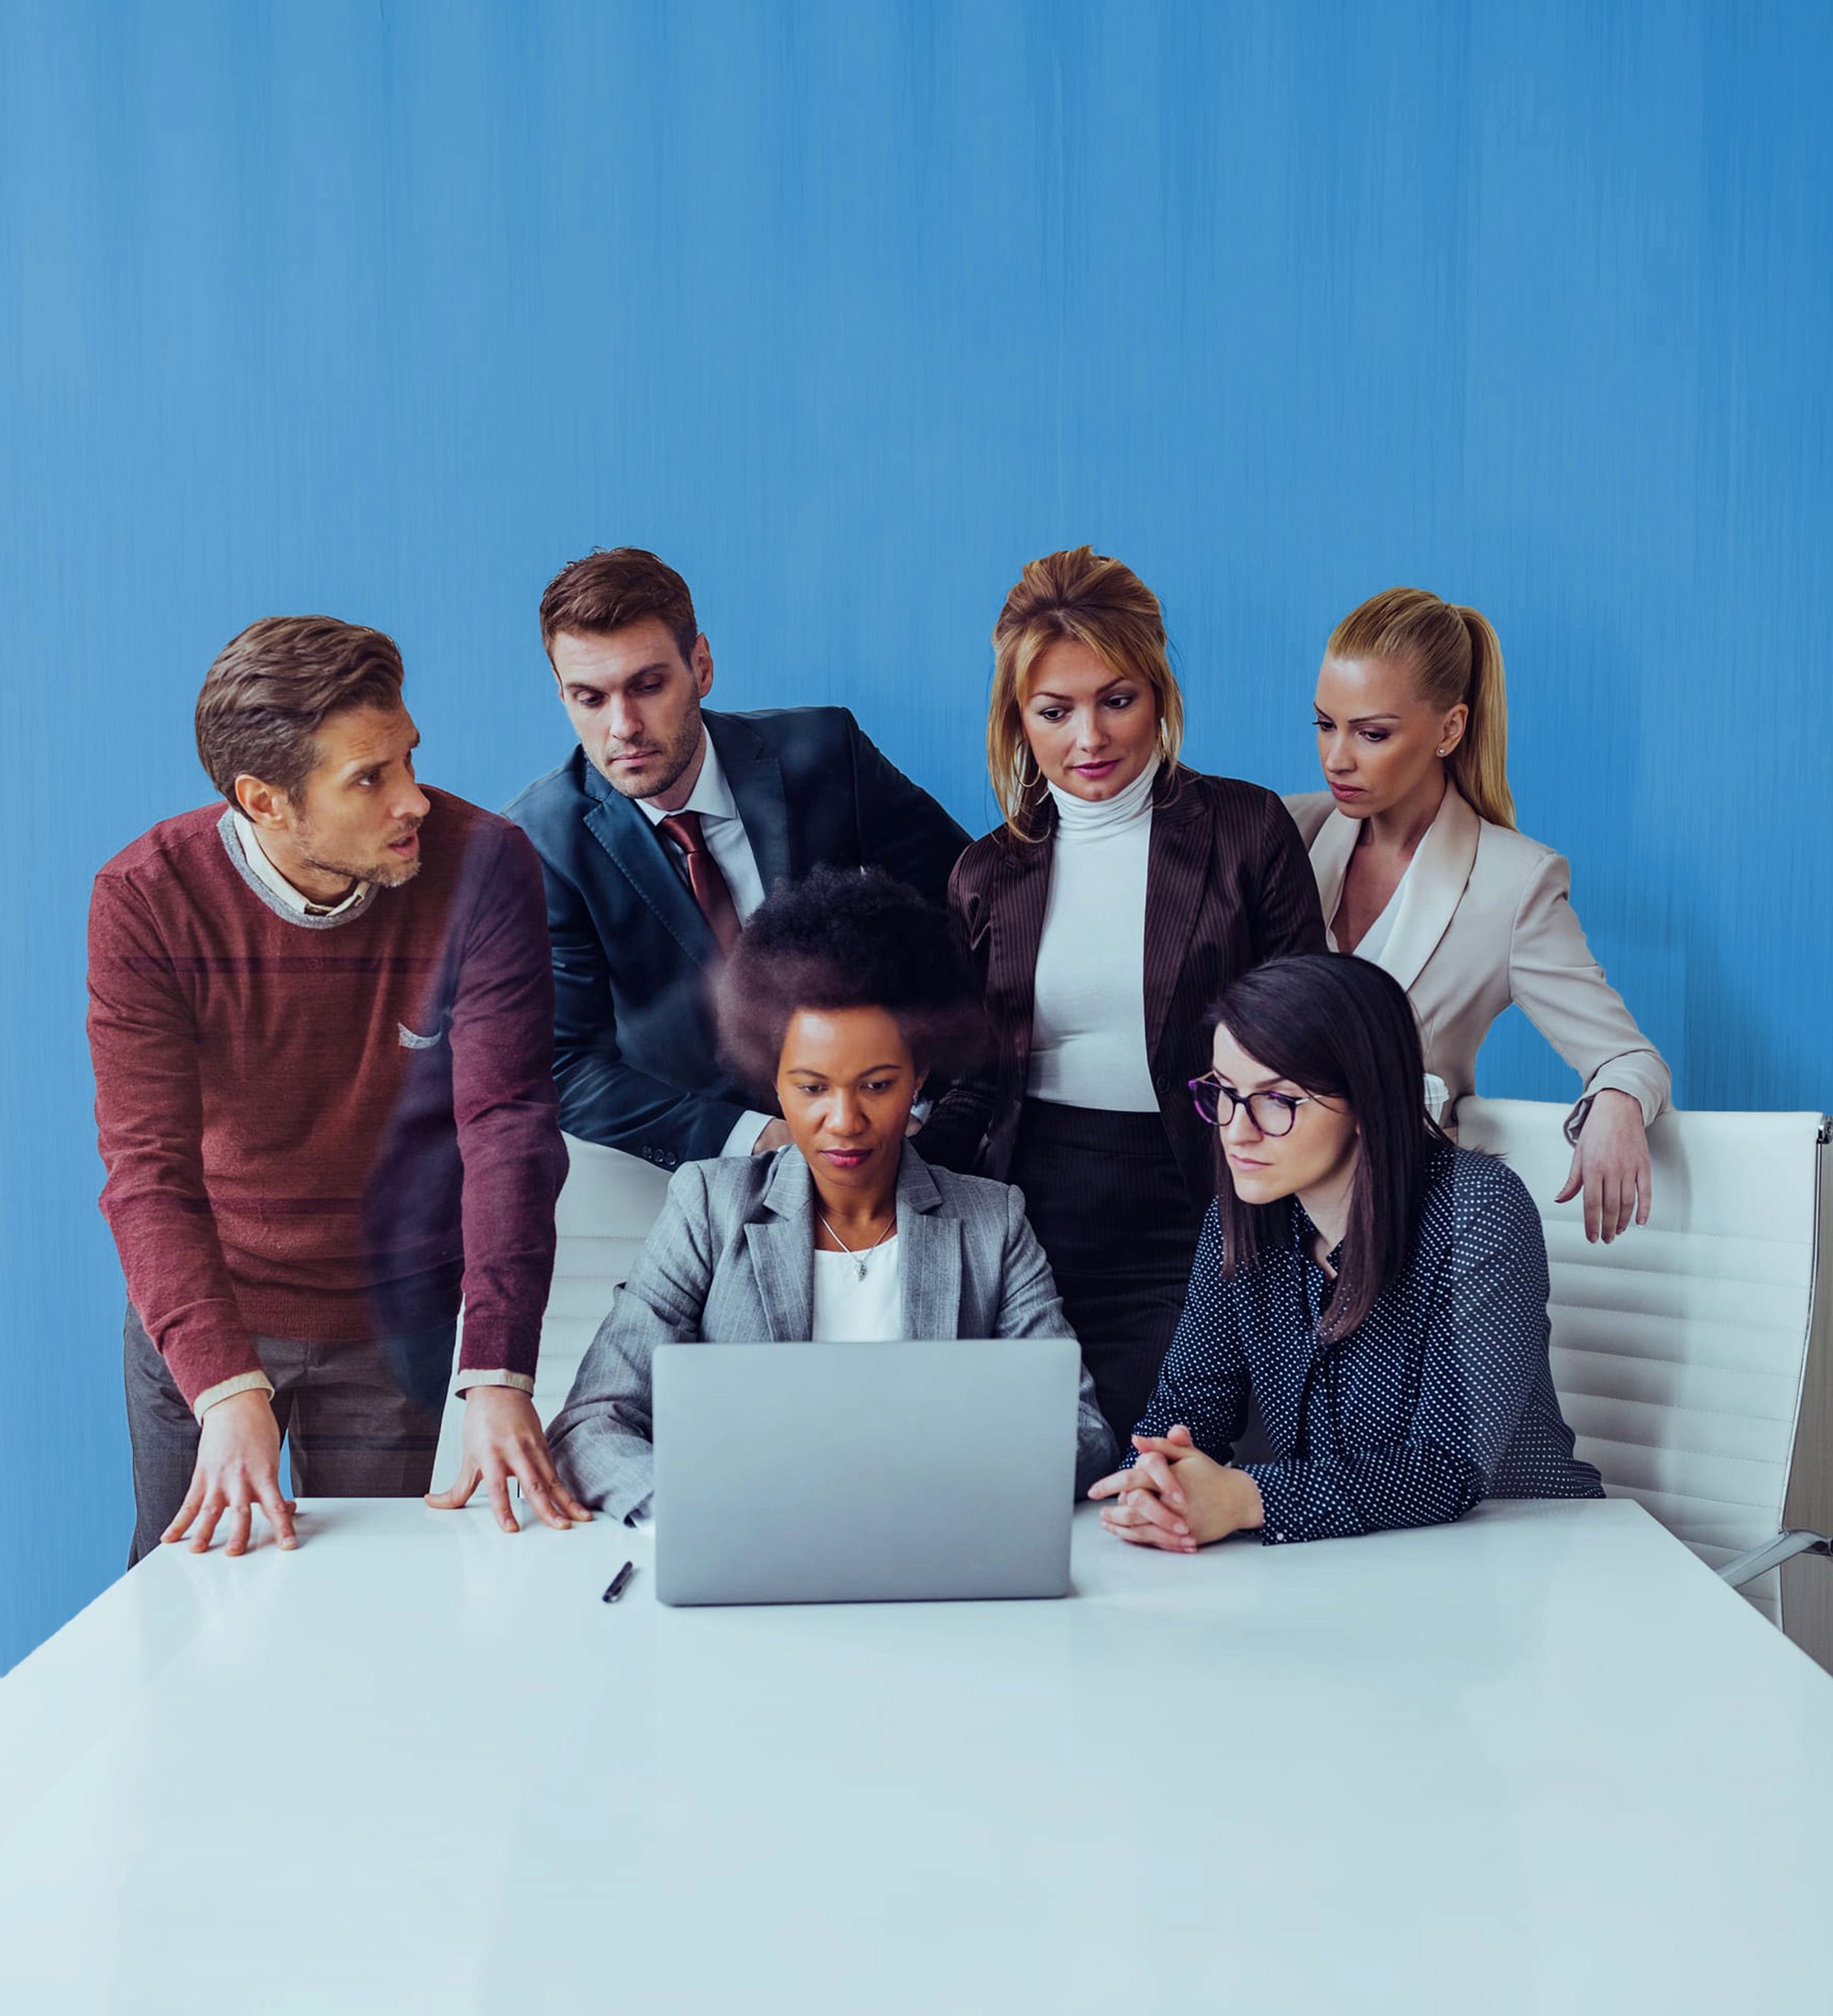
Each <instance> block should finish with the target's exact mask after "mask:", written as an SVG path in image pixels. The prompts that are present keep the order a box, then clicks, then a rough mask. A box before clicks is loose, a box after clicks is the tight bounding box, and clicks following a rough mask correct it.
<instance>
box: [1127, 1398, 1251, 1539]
mask: <svg viewBox="0 0 1833 2016" xmlns="http://www.w3.org/2000/svg"><path fill="white" fill-rule="evenodd" d="M1133 1446H1134V1448H1135V1449H1136V1450H1137V1451H1138V1452H1139V1461H1138V1462H1137V1463H1135V1464H1134V1466H1133V1468H1132V1469H1131V1470H1116V1471H1115V1472H1114V1474H1113V1475H1112V1476H1107V1477H1103V1478H1101V1479H1100V1480H1099V1481H1098V1482H1097V1483H1095V1484H1092V1485H1090V1486H1089V1496H1090V1497H1092V1498H1114V1499H1116V1500H1117V1501H1118V1502H1117V1503H1116V1504H1114V1505H1113V1506H1108V1507H1103V1510H1102V1515H1101V1523H1102V1524H1103V1526H1104V1527H1105V1528H1107V1530H1108V1531H1109V1532H1110V1533H1112V1534H1113V1535H1114V1537H1115V1538H1116V1539H1123V1540H1130V1541H1131V1542H1132V1544H1133V1545H1134V1546H1136V1547H1162V1548H1163V1549H1164V1550H1166V1551H1167V1552H1168V1553H1172V1554H1194V1553H1195V1552H1196V1550H1197V1549H1198V1548H1199V1547H1206V1546H1208V1545H1209V1543H1210V1541H1212V1540H1221V1539H1227V1538H1228V1536H1229V1535H1230V1534H1231V1533H1239V1532H1241V1531H1243V1530H1244V1529H1246V1528H1253V1527H1258V1526H1261V1525H1263V1524H1264V1523H1265V1520H1266V1512H1265V1508H1264V1507H1263V1506H1262V1505H1261V1502H1260V1486H1259V1485H1257V1484H1256V1483H1255V1481H1254V1480H1253V1478H1252V1477H1250V1476H1249V1475H1248V1474H1247V1473H1246V1471H1245V1470H1236V1469H1235V1468H1234V1467H1233V1466H1232V1465H1230V1464H1227V1463H1217V1462H1216V1461H1215V1459H1214V1458H1213V1456H1205V1455H1204V1454H1203V1452H1202V1450H1200V1449H1198V1448H1197V1447H1196V1445H1195V1444H1194V1443H1193V1442H1192V1441H1191V1431H1190V1430H1189V1429H1187V1428H1185V1427H1183V1426H1182V1425H1181V1424H1180V1425H1179V1426H1178V1427H1176V1428H1173V1429H1172V1430H1170V1432H1169V1434H1167V1435H1136V1436H1135V1437H1134V1438H1133Z"/></svg>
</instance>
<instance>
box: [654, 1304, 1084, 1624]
mask: <svg viewBox="0 0 1833 2016" xmlns="http://www.w3.org/2000/svg"><path fill="white" fill-rule="evenodd" d="M1080 1380H1081V1354H1080V1353H1079V1351H1078V1349H1077V1346H1076V1343H1075V1342H1074V1340H1073V1339H1071V1338H1068V1337H1020V1338H1004V1339H995V1340H994V1341H993V1342H979V1343H975V1342H952V1341H951V1342H947V1343H887V1344H663V1345H661V1346H659V1347H658V1348H657V1350H656V1353H655V1365H654V1388H653V1407H654V1415H653V1420H654V1430H653V1432H654V1442H655V1593H656V1595H657V1596H658V1597H659V1598H660V1600H661V1601H662V1602H664V1603H676V1604H694V1603H906V1602H913V1601H922V1600H925V1599H935V1598H947V1597H964V1596H1061V1595H1067V1594H1069V1588H1070V1513H1071V1512H1072V1510H1073V1509H1074V1504H1075V1473H1076V1397H1077V1389H1078V1386H1079V1384H1080Z"/></svg>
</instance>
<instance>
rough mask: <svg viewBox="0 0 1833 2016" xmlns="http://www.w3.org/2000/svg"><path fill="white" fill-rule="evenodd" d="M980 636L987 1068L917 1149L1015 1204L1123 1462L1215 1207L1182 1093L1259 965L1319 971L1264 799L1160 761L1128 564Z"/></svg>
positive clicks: (1290, 843)
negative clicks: (984, 643) (1219, 1021)
mask: <svg viewBox="0 0 1833 2016" xmlns="http://www.w3.org/2000/svg"><path fill="white" fill-rule="evenodd" d="M1182 726H1183V701H1182V697H1181V696H1180V693H1179V690H1178V683H1177V680H1176V678H1175V676H1174V675H1173V674H1172V671H1171V666H1170V661H1169V656H1168V654H1167V649H1166V641H1165V626H1164V619H1163V616H1162V614H1161V612H1160V609H1159V607H1158V597H1156V596H1155V595H1154V594H1153V593H1152V591H1151V589H1150V588H1148V587H1147V586H1146V584H1145V583H1144V582H1143V581H1141V580H1140V578H1139V577H1138V575H1136V574H1135V573H1134V572H1133V571H1132V569H1131V568H1130V567H1126V566H1125V565H1123V564H1121V563H1120V562H1119V561H1118V560H1114V559H1110V558H1108V557H1107V556H1105V555H1103V554H1101V553H1094V552H1092V551H1091V550H1090V549H1089V548H1088V547H1086V546H1081V547H1078V548H1076V549H1075V550H1074V551H1073V552H1069V553H1047V554H1046V555H1045V556H1044V557H1043V558H1042V559H1039V560H1034V561H1032V562H1031V564H1029V565H1028V566H1027V567H1026V569H1025V571H1024V574H1023V575H1022V576H1021V577H1020V579H1019V580H1018V582H1017V584H1016V585H1015V586H1014V588H1013V590H1012V592H1011V594H1010V595H1009V596H1008V597H1006V601H1005V607H1004V609H1002V610H1001V612H1000V617H999V621H998V623H997V625H996V626H995V627H994V630H993V695H992V703H991V707H990V708H989V712H988V718H987V760H988V768H989V771H990V772H991V775H992V779H993V791H994V794H995V795H996V796H997V798H998V800H999V805H1000V808H1001V810H1002V811H1003V812H1004V815H1005V818H1004V823H1003V824H1002V825H1001V826H999V827H996V828H995V829H994V830H993V832H991V833H989V834H987V835H986V836H985V837H984V838H982V839H978V840H976V841H975V842H974V843H973V845H972V846H971V848H969V849H968V850H967V852H966V853H964V854H963V855H962V856H961V858H960V860H959V861H958V862H957V863H956V864H955V871H954V874H953V876H952V878H951V879H950V881H949V910H950V912H951V914H952V915H953V917H954V921H955V927H956V931H957V934H958V936H959V938H960V944H961V947H962V949H963V951H964V952H965V954H966V956H967V959H968V960H969V962H970V965H971V970H972V971H973V974H974V977H975V980H976V981H977V983H978V985H979V987H980V990H981V994H982V1000H983V1001H984V1003H985V1008H986V1017H987V1022H988V1024H989V1030H990V1034H991V1036H992V1056H991V1057H990V1058H989V1059H988V1062H987V1066H986V1068H985V1069H984V1070H983V1071H982V1072H981V1073H979V1074H977V1075H974V1076H971V1077H969V1078H968V1079H963V1080H961V1081H960V1082H959V1083H957V1084H956V1085H955V1086H954V1087H953V1088H952V1089H951V1090H950V1091H949V1093H948V1095H947V1096H946V1097H945V1098H944V1099H942V1100H941V1101H939V1102H938V1105H937V1108H936V1111H935V1112H933V1113H932V1114H931V1115H930V1117H929V1120H928V1122H927V1124H926V1125H925V1126H924V1128H923V1130H922V1132H921V1133H920V1134H917V1136H916V1146H917V1148H918V1150H919V1151H920V1152H921V1153H922V1155H923V1156H924V1157H925V1158H926V1159H927V1160H928V1161H931V1162H938V1163H940V1164H941V1165H942V1166H943V1167H949V1168H956V1169H962V1170H966V1171H968V1172H970V1173H974V1174H979V1175H982V1176H993V1177H997V1178H999V1180H1000V1181H1002V1182H1010V1183H1014V1184H1016V1185H1017V1187H1018V1188H1019V1189H1021V1190H1022V1191H1023V1192H1024V1195H1025V1203H1026V1213H1027V1215H1028V1216H1029V1218H1030V1221H1031V1224H1032V1227H1033V1229H1034V1230H1035V1231H1036V1232H1037V1237H1038V1240H1039V1241H1040V1243H1041V1244H1042V1245H1043V1248H1044V1253H1045V1255H1046V1257H1047V1258H1048V1261H1049V1263H1050V1267H1051V1271H1052V1273H1053V1274H1054V1275H1055V1276H1056V1282H1057V1287H1058V1290H1059V1293H1060V1294H1061V1296H1062V1298H1063V1309H1064V1311H1065V1313H1066V1314H1067V1315H1068V1317H1069V1320H1070V1326H1071V1327H1072V1328H1073V1329H1074V1331H1075V1332H1076V1335H1077V1337H1078V1338H1079V1339H1080V1340H1081V1347H1082V1358H1083V1362H1084V1363H1085V1364H1087V1366H1088V1369H1089V1371H1090V1372H1091V1373H1092V1375H1093V1377H1094V1382H1095V1389H1096V1394H1097V1397H1098V1398H1099V1400H1100V1402H1101V1408H1102V1412H1103V1414H1104V1415H1105V1416H1106V1417H1107V1419H1108V1421H1109V1422H1110V1424H1111V1425H1112V1426H1113V1427H1114V1430H1115V1432H1116V1434H1117V1435H1118V1436H1119V1437H1120V1439H1121V1446H1122V1447H1123V1448H1124V1447H1125V1438H1126V1436H1127V1434H1128V1432H1129V1431H1130V1430H1131V1429H1132V1427H1133V1424H1134V1423H1135V1422H1136V1420H1137V1419H1139V1417H1140V1415H1141V1414H1142V1413H1143V1412H1144V1411H1145V1408H1146V1403H1147V1401H1148V1400H1149V1399H1150V1398H1151V1396H1152V1389H1153V1387H1154V1386H1155V1385H1156V1384H1157V1383H1158V1368H1159V1365H1160V1364H1161V1363H1162V1362H1163V1359H1164V1355H1165V1351H1166V1347H1167V1346H1168V1345H1169V1342H1170V1341H1171V1334H1172V1332H1173V1331H1175V1330H1176V1328H1177V1325H1178V1318H1179V1316H1180V1314H1181V1313H1182V1310H1183V1306H1184V1291H1185V1288H1186V1287H1187V1286H1188V1283H1189V1279H1190V1271H1191V1260H1192V1258H1193V1257H1194V1255H1195V1253H1196V1246H1197V1237H1198V1234H1199V1233H1200V1232H1201V1230H1202V1222H1203V1214H1204V1212H1205V1211H1207V1210H1208V1209H1209V1206H1210V1204H1211V1202H1212V1201H1213V1199H1214V1196H1215V1129H1214V1128H1213V1126H1210V1125H1208V1124H1206V1123H1204V1122H1203V1121H1202V1120H1201V1119H1199V1118H1198V1116H1197V1112H1196V1109H1195V1107H1194V1105H1193V1104H1192V1102H1191V1092H1190V1090H1189V1085H1190V1080H1191V1079H1192V1078H1195V1077H1197V1076H1198V1075H1199V1074H1200V1073H1202V1072H1203V1071H1205V1070H1207V1069H1208V1068H1209V1024H1208V1023H1207V1021H1206V1020H1205V1019H1204V1018H1205V1013H1206V1011H1207V1010H1208V1008H1209V1007H1210V1004H1211V1003H1213V1001H1214V999H1215V997H1216V996H1217V994H1219V993H1220V992H1222V990H1223V988H1224V987H1225V986H1226V985H1227V984H1228V982H1229V981H1232V980H1234V979H1235V976H1236V975H1237V974H1240V973H1243V972H1246V970H1247V969H1248V968H1249V967H1251V966H1257V965H1258V964H1259V963H1260V961H1261V960H1263V959H1273V958H1276V957H1277V956H1279V954H1281V953H1285V952H1322V951H1323V948H1324V943H1323V916H1322V915H1321V914H1320V912H1319V910H1318V900H1317V888H1316V885H1315V883H1314V882H1312V877H1311V873H1310V871H1309V870H1308V869H1307V867H1306V865H1305V852H1304V849H1303V847H1302V846H1301V843H1300V840H1299V836H1298V833H1297V832H1296V830H1295V829H1294V828H1293V826H1292V822H1291V820H1290V818H1289V817H1288V816H1287V815H1286V812H1285V810H1284V808H1283V807H1282V806H1281V805H1280V803H1279V799H1278V798H1277V797H1276V796H1275V795H1274V794H1273V793H1271V792H1270V791H1267V790H1263V789H1262V788H1261V786H1260V785H1258V784H1252V783H1243V782H1242V781H1241V780H1239V779H1238V778H1234V777H1209V776H1204V775H1202V773H1201V772H1197V771H1193V770H1188V769H1186V768H1185V767H1184V766H1183V764H1181V763H1180V761H1178V751H1179V744H1180V739H1181V734H1182Z"/></svg>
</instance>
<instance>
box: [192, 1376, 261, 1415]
mask: <svg viewBox="0 0 1833 2016" xmlns="http://www.w3.org/2000/svg"><path fill="white" fill-rule="evenodd" d="M273 1390H274V1383H273V1381H272V1380H271V1379H269V1377H268V1375H267V1374H266V1373H265V1372H238V1373H237V1374H236V1375H235V1377H234V1378H233V1379H219V1380H218V1381H217V1382H216V1384H215V1385H214V1386H205V1387H204V1389H203V1392H202V1393H200V1394H199V1395H198V1396H197V1397H196V1399H194V1400H193V1401H192V1403H191V1411H192V1413H193V1414H194V1415H196V1417H197V1418H198V1419H199V1420H200V1421H201V1420H202V1419H203V1417H204V1416H205V1415H206V1414H208V1413H209V1411H210V1410H211V1408H213V1407H214V1406H215V1405H216V1403H217V1401H218V1400H227V1399H230V1398H232V1397H234V1396H235V1395H236V1394H237V1393H267V1394H271V1393H272V1392H273Z"/></svg>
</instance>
